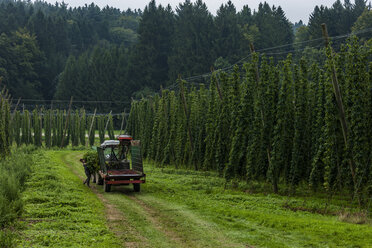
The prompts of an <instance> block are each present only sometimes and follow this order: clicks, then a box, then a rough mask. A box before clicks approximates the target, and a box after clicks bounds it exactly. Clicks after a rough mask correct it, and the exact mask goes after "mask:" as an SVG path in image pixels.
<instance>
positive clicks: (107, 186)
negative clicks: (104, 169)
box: [103, 181, 111, 192]
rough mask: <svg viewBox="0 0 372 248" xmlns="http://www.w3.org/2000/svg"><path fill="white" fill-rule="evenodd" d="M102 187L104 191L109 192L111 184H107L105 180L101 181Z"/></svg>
mask: <svg viewBox="0 0 372 248" xmlns="http://www.w3.org/2000/svg"><path fill="white" fill-rule="evenodd" d="M103 188H104V190H105V192H110V191H111V184H107V183H106V181H103Z"/></svg>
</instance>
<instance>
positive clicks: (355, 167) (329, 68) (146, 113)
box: [128, 37, 372, 204]
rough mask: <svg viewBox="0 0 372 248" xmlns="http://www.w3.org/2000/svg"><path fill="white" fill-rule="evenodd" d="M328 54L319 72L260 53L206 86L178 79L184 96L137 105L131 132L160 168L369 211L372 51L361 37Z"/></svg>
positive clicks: (170, 94)
mask: <svg viewBox="0 0 372 248" xmlns="http://www.w3.org/2000/svg"><path fill="white" fill-rule="evenodd" d="M322 54H323V55H322V56H323V59H324V61H325V62H324V63H322V64H321V63H309V61H308V60H307V59H306V58H302V59H300V60H299V61H298V62H295V61H294V60H293V56H292V55H291V54H290V55H288V56H287V58H286V59H284V60H282V61H280V62H279V63H275V62H274V59H273V58H268V57H267V56H265V55H264V54H258V53H253V55H252V57H251V59H250V61H249V62H247V63H245V64H244V65H243V66H242V67H238V66H235V67H234V69H233V71H232V72H224V71H215V72H214V73H213V75H212V77H211V80H210V82H209V84H208V85H206V86H205V85H195V84H191V85H190V84H188V83H187V82H185V81H183V80H181V79H179V80H178V83H179V90H178V91H174V90H163V91H162V92H161V95H155V96H153V97H149V98H143V99H142V100H138V101H133V102H132V109H131V112H130V116H129V120H128V131H129V132H130V134H132V135H133V136H134V137H135V138H136V139H140V140H141V143H142V148H143V153H144V157H145V158H147V159H150V160H152V161H155V162H156V164H158V165H159V166H161V165H172V166H175V167H176V168H177V167H187V168H193V169H195V170H214V171H217V172H218V173H219V174H220V176H223V177H225V179H226V181H228V182H229V181H234V180H247V181H252V180H253V181H260V182H265V181H266V182H269V183H270V184H271V185H272V187H273V191H274V192H276V193H277V192H283V190H289V191H290V192H295V190H296V189H297V188H298V187H299V186H303V185H307V186H308V187H309V188H311V189H313V190H315V191H316V190H322V189H325V190H326V191H327V192H329V194H333V193H335V192H343V191H348V192H350V195H351V196H353V197H354V196H355V197H356V199H358V200H359V202H360V203H361V204H362V203H363V202H364V203H365V202H366V201H367V200H368V197H370V196H371V195H372V188H371V185H372V184H371V183H372V181H371V180H372V167H371V165H372V143H371V141H372V131H371V127H372V64H371V58H372V57H371V55H372V46H371V44H370V43H361V42H360V41H358V39H357V38H356V37H354V38H351V39H350V40H349V42H348V43H347V44H344V45H342V46H341V47H340V51H339V52H337V53H335V52H334V51H333V50H332V48H330V47H328V48H327V49H325V50H324V49H323V53H322ZM334 80H337V85H338V86H339V89H340V96H341V98H342V100H341V103H340V104H341V106H342V110H343V111H340V110H341V109H340V108H339V107H340V105H339V102H338V97H336V96H337V95H336V94H335V89H334V87H333V83H334V82H335V81H334ZM208 86H209V87H208ZM342 116H343V117H344V121H345V123H346V125H347V130H344V129H343V127H344V126H343V125H341V120H342V118H341V117H342ZM345 132H346V133H345Z"/></svg>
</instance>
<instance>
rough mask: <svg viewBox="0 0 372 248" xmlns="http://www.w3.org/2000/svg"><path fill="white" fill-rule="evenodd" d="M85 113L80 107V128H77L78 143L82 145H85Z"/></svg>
mask: <svg viewBox="0 0 372 248" xmlns="http://www.w3.org/2000/svg"><path fill="white" fill-rule="evenodd" d="M86 119H87V118H86V114H85V110H84V109H81V110H80V129H79V140H80V144H81V145H82V146H85V142H86V141H85V140H86V139H85V134H86V131H85V130H86V126H87V120H86Z"/></svg>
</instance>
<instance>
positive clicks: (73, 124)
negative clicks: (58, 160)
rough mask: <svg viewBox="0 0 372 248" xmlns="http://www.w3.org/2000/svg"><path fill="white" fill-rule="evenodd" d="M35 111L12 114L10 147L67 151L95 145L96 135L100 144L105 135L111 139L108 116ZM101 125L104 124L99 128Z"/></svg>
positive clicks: (109, 116) (43, 110) (77, 112)
mask: <svg viewBox="0 0 372 248" xmlns="http://www.w3.org/2000/svg"><path fill="white" fill-rule="evenodd" d="M67 113H68V111H66V110H51V109H42V108H35V109H34V110H33V111H32V112H30V111H28V110H23V111H15V112H14V113H12V115H13V123H12V128H11V129H10V132H11V135H10V143H12V142H13V141H14V142H15V143H16V144H17V145H18V146H21V145H22V144H26V145H28V144H33V145H35V146H38V147H40V146H45V147H47V148H51V147H66V146H68V145H69V144H71V145H72V146H79V145H81V146H86V145H90V146H92V145H94V143H95V135H96V131H97V130H98V132H99V138H100V142H103V141H104V139H105V133H106V132H107V134H108V135H109V138H110V139H114V138H115V137H114V125H113V118H112V115H111V114H108V115H96V116H94V115H87V114H86V112H85V110H84V109H80V110H75V111H72V112H71V113H70V114H69V115H68V114H67ZM102 123H104V124H102Z"/></svg>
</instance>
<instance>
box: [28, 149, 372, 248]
mask: <svg viewBox="0 0 372 248" xmlns="http://www.w3.org/2000/svg"><path fill="white" fill-rule="evenodd" d="M81 155H82V152H79V151H42V152H41V155H38V156H40V157H41V158H43V159H42V161H40V162H39V165H37V166H44V169H43V171H44V172H43V176H42V178H38V176H36V175H34V176H33V177H32V180H31V181H30V183H29V184H30V185H29V187H31V188H30V189H29V190H27V191H26V192H25V194H24V195H25V200H26V201H27V206H26V210H27V214H26V223H28V224H27V225H26V226H25V230H23V234H24V235H25V236H24V237H25V238H24V239H23V240H22V243H21V244H26V245H30V244H37V246H33V247H38V246H43V245H44V246H47V245H49V246H52V247H68V246H70V245H71V247H79V246H80V247H98V246H99V247H250V246H253V247H372V227H371V226H370V225H355V224H349V223H343V222H340V221H339V220H338V218H337V216H326V215H320V214H315V213H310V212H303V211H297V212H293V211H291V210H289V209H287V208H284V207H283V205H284V204H285V202H287V198H286V197H281V196H276V195H261V194H247V193H244V192H240V191H232V190H224V189H223V180H222V179H220V178H218V177H216V176H215V175H213V173H203V172H193V171H185V170H178V171H177V170H173V169H159V168H155V167H152V166H150V165H147V167H146V168H145V170H146V171H145V172H146V174H147V180H148V181H147V183H146V184H144V185H142V189H141V192H140V193H134V192H133V189H132V187H131V186H121V187H113V192H111V193H104V192H103V191H102V187H101V186H97V188H96V189H93V191H92V190H90V189H88V188H87V187H86V186H84V185H82V181H81V179H79V177H78V176H80V177H84V171H83V168H82V166H81V164H80V163H79V162H78V158H80V157H81ZM49 159H51V160H52V163H48V162H47V161H48V160H49ZM50 172H53V173H50ZM44 173H45V175H44ZM54 173H57V174H58V177H60V179H61V183H63V185H65V186H64V187H66V189H67V190H69V191H72V192H69V193H68V194H67V193H66V194H67V195H70V194H77V198H76V199H75V198H74V201H73V202H74V205H76V204H78V205H77V206H78V207H72V206H71V204H70V205H69V207H68V208H67V209H66V208H65V206H64V205H63V204H62V205H58V204H57V205H54V207H53V208H51V209H49V210H48V209H46V207H47V206H48V205H43V203H42V202H43V201H44V200H42V199H44V198H45V197H49V198H48V199H49V200H48V201H47V202H49V204H50V203H51V202H54V201H57V202H58V201H60V200H61V199H64V198H60V196H59V195H58V194H61V191H64V190H61V189H58V188H59V187H61V186H60V185H58V182H56V181H55V180H51V179H50V178H48V177H51V178H52V179H53V176H51V174H54ZM74 173H75V174H74ZM76 175H78V176H76ZM35 177H36V178H35ZM41 181H43V182H44V185H43V184H42V183H40V182H41ZM45 182H47V184H45ZM45 185H49V186H45ZM67 186H68V187H67ZM38 187H41V189H39V188H38ZM45 188H50V189H58V190H56V191H57V192H59V193H58V194H55V195H54V196H53V195H49V196H47V195H45V194H47V193H48V191H47V190H45ZM35 190H39V191H40V192H39V194H35V193H34V192H35ZM44 191H45V192H44ZM49 193H50V192H49ZM57 196H58V197H57ZM40 197H41V200H40V199H39V198H40ZM53 197H57V198H58V199H54V200H52V198H53ZM66 197H67V196H66ZM74 197H75V196H74ZM37 199H39V200H37ZM67 199H68V198H67ZM70 200H71V199H70ZM38 201H41V203H40V202H38ZM80 201H81V202H80ZM302 201H304V199H302V198H293V199H292V202H294V203H296V202H302ZM316 201H317V199H314V200H313V201H311V202H316ZM104 205H105V206H106V212H105V210H104V207H103V206H104ZM87 206H89V211H88V212H86V213H85V214H86V216H85V214H82V216H79V217H77V216H76V217H75V218H76V219H75V221H71V222H65V221H64V219H67V217H66V216H68V217H70V215H73V214H74V213H76V214H77V215H79V214H78V213H79V212H81V211H82V210H83V209H84V207H85V208H87ZM107 206H109V208H113V209H115V211H118V212H119V213H117V212H116V213H115V211H114V216H116V215H118V216H119V217H114V218H113V219H109V216H108V214H110V212H107V208H108V207H107ZM330 207H332V206H330ZM49 211H51V213H49ZM70 212H71V213H70ZM40 213H42V214H41V216H39V214H40ZM45 213H48V214H47V215H51V216H52V217H50V216H49V217H48V216H47V217H45V216H43V215H46V214H45ZM63 213H65V214H67V213H68V215H64V214H63ZM56 215H57V216H59V217H55V216H56ZM84 216H85V217H84ZM38 218H41V219H50V218H52V219H53V218H56V219H57V220H56V223H55V224H52V223H53V222H55V220H54V219H53V221H41V222H38ZM105 218H106V221H105ZM81 219H84V220H86V221H88V222H92V221H93V223H90V224H89V225H88V223H84V226H83V228H85V229H84V230H85V232H84V231H80V232H79V231H78V232H77V233H75V234H77V235H76V236H77V237H74V238H72V239H70V236H69V235H70V234H69V232H68V231H67V232H65V230H66V229H67V230H69V229H70V228H71V229H73V230H81V228H82V226H78V227H79V228H76V229H74V226H76V225H82V224H79V220H81ZM92 219H94V220H92ZM34 220H36V221H35V222H34V223H32V221H34ZM105 222H106V223H105ZM113 222H116V223H117V224H116V225H113V224H112V223H113ZM31 223H32V224H31ZM90 226H93V227H95V228H98V227H99V228H98V229H97V230H100V231H101V232H103V236H98V237H95V235H96V234H97V233H99V232H96V231H94V230H96V229H94V228H93V229H90ZM61 227H62V228H61ZM107 227H109V229H108V228H107ZM46 229H48V230H46ZM108 230H110V231H108ZM38 232H41V233H40V234H39V233H38ZM56 237H57V238H58V239H59V241H62V243H61V244H64V245H62V246H55V244H57V242H55V239H56ZM97 238H98V241H97ZM58 239H57V240H58ZM92 239H96V240H94V241H93V240H92ZM86 240H88V241H86ZM89 240H90V241H89ZM84 242H88V243H89V242H90V243H89V244H90V245H89V246H84V245H86V244H88V243H84ZM73 244H78V245H77V246H74V245H73ZM98 244H99V245H98ZM95 245H96V246H95ZM22 247H23V246H22Z"/></svg>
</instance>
